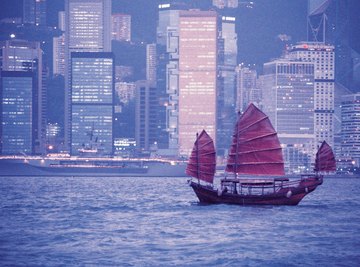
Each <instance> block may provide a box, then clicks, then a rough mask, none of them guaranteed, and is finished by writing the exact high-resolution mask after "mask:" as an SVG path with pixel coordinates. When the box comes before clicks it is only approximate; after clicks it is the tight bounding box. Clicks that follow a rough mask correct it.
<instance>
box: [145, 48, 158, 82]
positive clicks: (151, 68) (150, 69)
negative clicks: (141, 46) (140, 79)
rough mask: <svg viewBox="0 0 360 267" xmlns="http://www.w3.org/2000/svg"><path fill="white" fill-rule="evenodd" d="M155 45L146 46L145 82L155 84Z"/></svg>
mask: <svg viewBox="0 0 360 267" xmlns="http://www.w3.org/2000/svg"><path fill="white" fill-rule="evenodd" d="M156 67H157V62H156V44H147V45H146V80H148V81H149V82H150V83H153V84H156Z"/></svg>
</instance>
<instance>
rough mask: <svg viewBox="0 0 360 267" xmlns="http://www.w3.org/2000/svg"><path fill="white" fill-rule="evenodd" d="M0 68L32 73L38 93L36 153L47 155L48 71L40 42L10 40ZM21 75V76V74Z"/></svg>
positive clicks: (0, 57) (0, 58) (0, 56)
mask: <svg viewBox="0 0 360 267" xmlns="http://www.w3.org/2000/svg"><path fill="white" fill-rule="evenodd" d="M0 45H1V53H0V62H1V64H0V66H1V69H2V70H3V71H19V72H32V73H33V75H34V79H35V80H34V82H35V88H36V91H35V92H34V95H33V96H34V101H35V102H36V105H34V106H33V109H34V114H36V115H37V118H36V120H35V121H33V123H34V124H35V126H34V127H35V131H34V140H35V150H34V153H37V154H42V153H45V142H46V82H45V81H46V69H45V68H44V66H43V60H42V54H43V52H42V50H41V48H40V43H39V42H30V41H25V40H16V39H13V40H8V41H4V42H2V43H1V44H0ZM19 75H20V74H19Z"/></svg>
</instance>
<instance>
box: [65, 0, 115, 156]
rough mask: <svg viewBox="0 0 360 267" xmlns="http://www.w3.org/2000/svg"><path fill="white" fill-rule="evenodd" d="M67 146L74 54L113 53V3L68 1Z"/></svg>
mask: <svg viewBox="0 0 360 267" xmlns="http://www.w3.org/2000/svg"><path fill="white" fill-rule="evenodd" d="M65 24H66V25H65V27H66V31H65V68H66V71H65V127H64V128H65V146H66V147H67V150H70V137H71V133H72V130H71V114H72V113H71V112H72V110H71V90H70V81H71V53H72V52H110V51H111V0H66V1H65Z"/></svg>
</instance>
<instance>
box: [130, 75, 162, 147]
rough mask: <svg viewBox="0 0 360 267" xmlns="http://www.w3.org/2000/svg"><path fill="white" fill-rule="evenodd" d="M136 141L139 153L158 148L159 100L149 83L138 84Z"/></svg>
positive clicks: (140, 82)
mask: <svg viewBox="0 0 360 267" xmlns="http://www.w3.org/2000/svg"><path fill="white" fill-rule="evenodd" d="M135 99H136V108H135V140H136V147H137V150H138V151H139V152H149V151H150V149H151V148H153V147H154V146H157V140H158V134H157V132H158V130H157V125H158V124H157V115H158V112H157V109H158V99H157V91H156V87H154V84H153V83H151V82H149V81H146V80H145V81H144V80H143V81H138V82H136V93H135Z"/></svg>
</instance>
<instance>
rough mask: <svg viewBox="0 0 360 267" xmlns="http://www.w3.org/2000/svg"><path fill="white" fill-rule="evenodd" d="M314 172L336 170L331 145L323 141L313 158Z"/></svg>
mask: <svg viewBox="0 0 360 267" xmlns="http://www.w3.org/2000/svg"><path fill="white" fill-rule="evenodd" d="M314 171H316V172H333V171H336V161H335V156H334V153H333V151H332V149H331V146H329V145H328V143H326V142H325V141H324V142H323V143H322V144H321V146H320V148H319V150H318V152H317V153H316V158H315V169H314Z"/></svg>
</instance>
